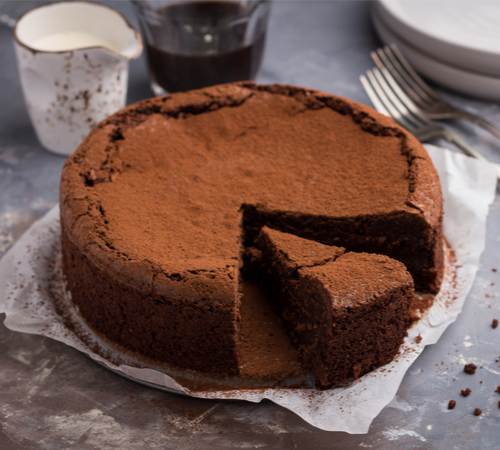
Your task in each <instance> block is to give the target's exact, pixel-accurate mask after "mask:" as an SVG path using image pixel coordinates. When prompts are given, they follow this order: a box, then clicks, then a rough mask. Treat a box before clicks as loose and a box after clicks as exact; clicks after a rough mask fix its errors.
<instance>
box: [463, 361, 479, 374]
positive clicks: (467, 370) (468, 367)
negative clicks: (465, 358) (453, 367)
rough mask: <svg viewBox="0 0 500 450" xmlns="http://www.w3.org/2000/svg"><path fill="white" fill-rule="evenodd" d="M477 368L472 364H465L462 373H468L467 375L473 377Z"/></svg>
mask: <svg viewBox="0 0 500 450" xmlns="http://www.w3.org/2000/svg"><path fill="white" fill-rule="evenodd" d="M476 369H477V366H476V365H475V364H473V363H470V364H466V365H465V366H464V372H465V373H468V374H469V375H474V374H475V373H476Z"/></svg>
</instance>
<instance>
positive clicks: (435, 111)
mask: <svg viewBox="0 0 500 450" xmlns="http://www.w3.org/2000/svg"><path fill="white" fill-rule="evenodd" d="M371 56H372V59H373V61H374V62H375V64H376V65H377V67H378V68H379V69H380V70H384V69H386V70H388V71H389V72H390V73H391V75H392V76H393V77H394V79H395V80H397V82H398V84H399V85H400V86H401V88H402V89H403V91H404V92H405V93H406V94H407V96H408V97H410V98H411V99H412V100H413V102H414V105H415V107H416V108H418V109H420V111H421V112H422V113H423V115H426V116H427V117H428V118H429V119H465V120H469V121H470V122H472V123H475V124H476V125H479V126H481V127H482V128H484V129H485V130H487V131H489V132H490V133H491V134H493V135H494V136H495V137H497V138H499V139H500V128H498V127H497V126H495V125H493V124H492V123H491V122H489V121H487V120H486V119H484V118H483V117H480V116H478V115H476V114H473V113H470V112H468V111H464V110H463V109H460V108H457V107H456V106H454V105H452V104H450V103H448V102H447V101H445V100H443V99H442V98H441V97H439V96H438V95H437V94H436V93H435V92H434V91H433V90H432V89H431V88H430V86H429V85H428V84H427V83H425V81H424V80H422V78H420V76H419V75H417V73H416V72H415V70H414V69H413V68H412V67H411V66H410V64H409V63H408V61H407V60H406V59H405V57H404V56H403V55H402V54H401V52H400V51H399V49H398V47H397V46H396V44H390V45H389V46H387V45H386V46H384V47H383V48H379V49H377V51H376V52H371Z"/></svg>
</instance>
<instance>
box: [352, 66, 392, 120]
mask: <svg viewBox="0 0 500 450" xmlns="http://www.w3.org/2000/svg"><path fill="white" fill-rule="evenodd" d="M359 80H360V81H361V84H362V85H363V88H364V89H365V92H366V93H367V94H368V97H370V100H371V102H372V103H373V106H375V109H376V110H377V111H378V112H379V113H382V114H385V115H386V116H388V117H390V116H391V115H390V113H389V111H388V110H387V109H386V107H385V106H384V104H383V103H382V102H381V101H380V99H379V98H378V95H377V94H376V93H375V91H374V89H373V88H372V85H371V84H370V82H369V81H368V79H367V78H366V77H365V76H364V75H360V77H359Z"/></svg>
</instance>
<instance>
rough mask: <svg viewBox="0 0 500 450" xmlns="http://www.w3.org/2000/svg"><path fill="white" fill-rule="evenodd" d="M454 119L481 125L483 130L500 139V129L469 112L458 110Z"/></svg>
mask: <svg viewBox="0 0 500 450" xmlns="http://www.w3.org/2000/svg"><path fill="white" fill-rule="evenodd" d="M450 117H451V116H450ZM453 117H455V118H460V119H465V120H468V121H469V122H472V123H475V124H476V125H479V126H480V127H481V128H484V129H485V130H487V131H489V132H490V133H491V134H492V135H493V136H495V137H496V138H498V139H500V128H498V127H497V126H496V125H493V124H492V123H491V122H490V121H488V120H486V119H484V118H482V117H480V116H477V115H476V114H472V113H470V112H468V111H463V110H456V111H455V113H454V114H453Z"/></svg>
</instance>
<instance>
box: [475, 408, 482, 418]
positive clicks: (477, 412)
mask: <svg viewBox="0 0 500 450" xmlns="http://www.w3.org/2000/svg"><path fill="white" fill-rule="evenodd" d="M481 413H482V411H481V410H480V409H479V408H476V409H475V410H474V415H475V416H480V415H481Z"/></svg>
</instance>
